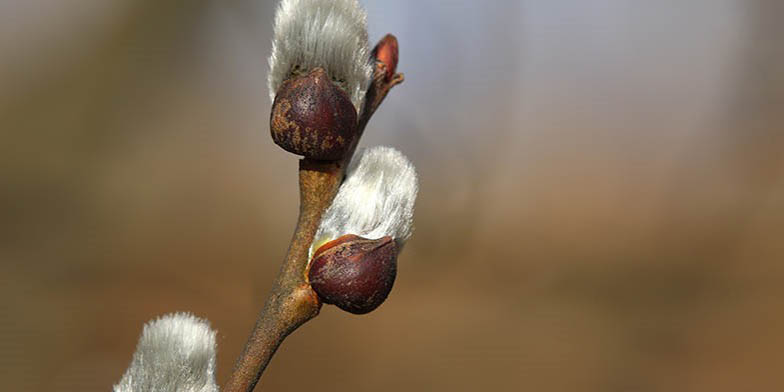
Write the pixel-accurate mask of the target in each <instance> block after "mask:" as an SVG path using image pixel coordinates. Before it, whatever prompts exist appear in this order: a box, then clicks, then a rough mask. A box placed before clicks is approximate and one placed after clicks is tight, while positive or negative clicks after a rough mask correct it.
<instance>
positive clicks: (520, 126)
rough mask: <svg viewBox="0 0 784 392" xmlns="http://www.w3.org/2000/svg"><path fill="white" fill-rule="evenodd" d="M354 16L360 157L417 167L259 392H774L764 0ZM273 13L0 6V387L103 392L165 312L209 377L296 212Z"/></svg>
mask: <svg viewBox="0 0 784 392" xmlns="http://www.w3.org/2000/svg"><path fill="white" fill-rule="evenodd" d="M362 2H363V4H364V5H365V6H366V8H367V10H368V13H369V28H370V37H371V43H375V42H376V41H377V40H378V39H379V38H380V37H382V36H383V35H384V34H385V33H387V32H392V33H394V34H395V35H397V37H398V39H399V41H400V53H401V55H400V64H399V67H398V69H399V71H401V72H403V73H405V75H406V81H405V83H404V84H402V85H400V86H398V87H396V88H395V89H394V90H393V91H392V93H391V94H390V95H389V96H388V97H387V100H386V101H385V103H384V105H382V107H381V108H380V110H379V111H378V112H377V113H376V115H375V116H374V118H373V121H371V123H370V125H369V127H368V129H367V131H366V134H365V135H366V136H365V137H364V138H363V144H364V145H377V144H384V145H390V146H394V147H396V148H398V149H400V150H402V151H403V152H405V154H407V155H408V156H409V157H410V158H411V159H412V160H413V162H414V163H415V164H416V166H417V168H418V171H419V175H420V184H421V191H420V194H419V199H418V202H417V211H416V233H415V235H414V237H413V239H412V240H411V241H410V242H409V245H408V246H407V247H406V251H405V252H404V253H403V254H402V256H401V258H400V260H399V274H398V280H397V283H396V286H395V289H394V290H393V292H392V295H391V296H390V298H389V300H388V301H387V302H386V303H385V304H384V305H383V306H382V307H381V308H380V309H379V310H377V311H376V312H374V313H371V314H369V315H365V316H353V315H349V314H346V313H343V312H341V311H339V310H337V309H336V308H334V307H330V306H327V307H324V308H323V309H322V312H321V315H320V316H319V317H318V318H316V319H315V320H313V321H311V322H310V323H308V324H306V325H305V326H304V327H302V328H300V329H299V330H297V331H296V332H295V333H294V334H293V335H292V336H290V337H289V338H288V339H287V340H286V341H285V342H284V344H283V346H282V348H281V349H280V350H279V352H278V353H277V355H276V356H275V358H274V359H273V361H272V363H271V364H270V366H269V368H268V369H267V371H266V373H265V374H264V376H263V378H262V380H261V383H260V386H261V388H260V389H261V390H269V391H294V390H301V391H306V390H314V389H318V390H322V391H331V390H334V391H368V390H374V391H400V390H404V391H433V390H435V391H440V390H449V391H476V390H478V389H483V388H490V389H494V390H503V391H517V390H539V391H575V390H579V391H663V390H669V391H672V390H677V391H737V390H739V389H741V388H742V389H749V390H755V389H756V390H781V389H784V377H783V376H782V374H781V370H782V366H784V358H782V355H781V353H782V352H784V338H782V330H784V312H782V308H783V307H784V280H783V279H784V263H782V261H783V258H784V240H782V236H783V235H784V175H783V174H784V172H782V169H784V45H782V42H781V38H782V36H784V25H782V24H781V23H780V19H781V16H782V15H784V3H782V2H779V1H775V0H771V1H754V0H750V1H741V0H734V1H731V0H703V1H699V0H692V1H659V2H641V1H630V0H600V1H591V2H585V1H579V0H568V1H557V2H554V1H545V0H536V1H535V0H531V1H493V2H477V1H440V2H436V1H432V2H422V1H416V0H406V1H394V2H392V1H387V2H382V1H370V0H366V1H362ZM273 13H274V2H272V1H260V0H255V1H250V0H241V1H232V2H218V1H212V2H211V1H188V2H185V1H172V2H163V1H153V0H114V1H101V0H69V1H57V0H39V1H21V0H18V1H14V0H11V1H5V2H2V3H0V134H1V135H2V142H0V298H2V299H0V379H2V380H3V389H4V390H8V391H34V390H36V391H37V390H56V391H88V390H96V391H99V390H103V391H105V390H109V389H110V387H111V386H112V385H113V383H115V382H117V381H118V380H119V379H120V377H121V375H122V373H123V371H124V369H125V368H126V367H127V365H128V364H129V361H130V358H131V354H132V352H133V351H134V347H135V344H136V340H137V338H138V336H139V333H140V332H141V329H142V326H143V323H144V322H146V321H147V320H149V319H151V318H154V317H156V316H159V315H161V314H163V313H166V312H172V311H190V312H194V313H195V314H197V315H199V316H201V317H206V318H208V319H209V320H210V321H211V322H212V325H213V327H214V328H216V329H217V330H218V342H219V343H218V345H219V352H218V358H219V364H218V366H219V368H218V378H219V382H220V383H221V384H222V383H223V381H224V380H225V379H226V378H227V376H228V374H229V371H230V370H231V367H232V365H233V362H234V360H235V359H236V357H237V356H238V354H239V352H240V350H241V348H242V345H243V344H244V342H245V339H246V338H247V335H248V333H249V331H250V329H251V327H252V325H253V322H254V320H255V317H256V314H257V312H258V311H259V309H260V308H261V306H262V304H263V303H264V300H265V298H266V296H267V294H268V292H269V289H270V287H271V284H272V280H273V278H274V276H275V275H276V274H277V271H278V268H279V265H280V262H281V261H282V259H283V256H284V253H285V251H286V248H287V245H288V241H289V239H290V236H291V233H292V231H293V228H294V223H295V219H296V215H297V204H298V200H297V185H296V167H297V162H296V159H295V158H294V157H293V156H291V155H289V154H287V153H285V152H284V151H283V150H281V149H279V148H278V147H276V146H275V145H274V144H273V143H272V141H271V138H270V136H269V109H270V100H269V97H268V93H267V89H266V82H265V79H266V73H267V63H266V59H267V56H268V54H269V52H270V40H271V34H272V18H273ZM292 373H295V374H304V375H303V376H302V377H300V378H299V379H298V381H297V383H298V385H291V384H290V382H289V381H287V379H288V378H287V375H290V374H292Z"/></svg>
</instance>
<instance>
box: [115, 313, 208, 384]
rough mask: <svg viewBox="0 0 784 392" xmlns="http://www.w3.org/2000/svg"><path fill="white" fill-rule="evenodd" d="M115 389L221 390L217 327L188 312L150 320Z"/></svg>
mask: <svg viewBox="0 0 784 392" xmlns="http://www.w3.org/2000/svg"><path fill="white" fill-rule="evenodd" d="M114 391H115V392H142V391H145V392H175V391H177V392H217V391H218V385H217V384H216V383H215V331H213V330H212V329H211V328H210V325H209V322H207V321H206V320H202V319H199V318H197V317H195V316H193V315H191V314H187V313H174V314H168V315H165V316H163V317H161V318H159V319H157V320H153V321H150V322H148V323H147V324H146V325H145V326H144V330H143V331H142V336H141V337H140V338H139V343H138V344H137V346H136V352H135V353H134V354H133V359H132V360H131V365H130V366H129V367H128V370H126V372H125V374H124V375H123V377H122V379H121V380H120V382H119V383H118V384H117V385H115V386H114Z"/></svg>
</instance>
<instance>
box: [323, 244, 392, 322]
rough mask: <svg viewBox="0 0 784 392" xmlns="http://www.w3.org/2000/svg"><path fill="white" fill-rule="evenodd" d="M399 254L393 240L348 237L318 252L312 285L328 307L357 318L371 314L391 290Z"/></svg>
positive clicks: (324, 246) (327, 245)
mask: <svg viewBox="0 0 784 392" xmlns="http://www.w3.org/2000/svg"><path fill="white" fill-rule="evenodd" d="M397 253H398V249H397V244H396V243H395V241H394V240H393V239H392V238H391V237H383V238H380V239H377V240H368V239H365V238H362V237H359V236H356V235H345V236H343V237H340V238H338V239H337V240H335V241H331V242H328V243H326V244H325V245H323V246H322V247H320V248H319V249H318V250H317V251H316V252H315V254H314V256H313V261H311V264H310V270H309V271H308V278H309V281H310V285H311V287H313V290H314V291H315V292H316V293H317V294H318V295H319V298H321V300H322V301H324V302H325V303H328V304H333V305H336V306H337V307H339V308H340V309H343V310H345V311H347V312H350V313H354V314H364V313H368V312H370V311H372V310H374V309H375V308H377V307H378V306H379V305H381V303H383V302H384V300H386V298H387V296H388V295H389V292H390V291H391V290H392V285H393V284H394V283H395V275H396V274H397Z"/></svg>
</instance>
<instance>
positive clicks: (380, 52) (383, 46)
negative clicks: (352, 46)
mask: <svg viewBox="0 0 784 392" xmlns="http://www.w3.org/2000/svg"><path fill="white" fill-rule="evenodd" d="M372 56H373V58H374V59H376V61H378V62H380V63H382V64H384V67H386V75H385V76H384V77H385V79H386V80H387V81H389V80H391V79H392V77H393V76H395V71H396V70H397V58H398V49H397V38H395V36H394V35H392V34H387V35H385V36H384V38H382V39H381V41H378V44H377V45H376V47H375V48H373V53H372Z"/></svg>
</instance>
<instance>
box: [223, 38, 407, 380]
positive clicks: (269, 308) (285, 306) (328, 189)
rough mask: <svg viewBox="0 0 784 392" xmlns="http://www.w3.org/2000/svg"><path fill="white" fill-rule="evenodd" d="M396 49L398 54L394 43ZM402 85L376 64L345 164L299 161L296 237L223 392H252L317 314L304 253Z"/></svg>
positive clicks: (397, 76)
mask: <svg viewBox="0 0 784 392" xmlns="http://www.w3.org/2000/svg"><path fill="white" fill-rule="evenodd" d="M389 37H391V39H394V37H392V36H387V37H385V38H384V39H382V41H381V42H379V45H382V44H383V43H384V42H385V41H388V40H390V38H389ZM395 50H397V43H396V42H395ZM393 68H394V67H393ZM393 72H394V69H393ZM393 72H392V73H393ZM402 81H403V75H402V74H394V73H393V74H392V76H391V77H390V76H389V72H387V66H386V65H385V64H384V63H382V62H379V61H377V62H376V69H375V72H374V77H373V82H372V84H371V86H370V88H369V89H368V92H367V95H366V101H365V108H364V110H363V111H362V115H361V116H360V118H359V120H358V122H359V124H358V125H359V126H358V130H359V135H358V136H357V138H356V139H355V141H354V144H353V145H352V146H351V148H350V149H349V153H348V154H347V156H346V157H345V159H344V160H343V161H315V160H310V159H302V160H300V164H299V195H300V210H299V220H298V221H297V227H296V229H295V231H294V237H293V238H292V240H291V244H290V245H289V249H288V252H287V254H286V258H285V259H284V261H283V266H282V267H281V269H280V273H279V275H278V278H277V279H276V281H275V284H274V285H273V287H272V292H271V294H270V297H269V298H268V299H267V302H266V303H265V305H264V308H263V309H262V311H261V313H260V314H259V316H258V318H257V319H256V325H255V326H254V327H253V331H252V332H251V335H250V337H249V338H248V341H247V343H245V348H244V349H243V350H242V354H240V357H239V358H238V359H237V362H236V364H235V365H234V370H233V372H232V374H231V375H230V376H229V379H228V381H227V382H226V384H225V385H224V387H223V391H224V392H240V391H242V392H250V391H252V390H253V389H254V388H255V386H256V383H258V381H259V378H261V374H262V373H263V372H264V369H265V368H266V367H267V364H269V361H270V359H272V355H273V354H275V351H276V350H277V349H278V347H279V346H280V344H281V343H282V342H283V340H284V339H285V338H286V336H288V335H289V334H291V333H292V332H294V330H296V329H297V328H298V327H299V326H301V325H302V324H304V323H305V322H307V321H308V320H310V319H312V318H314V317H316V316H317V315H318V313H319V310H320V309H321V301H320V300H319V298H318V295H316V293H315V292H314V291H313V289H312V288H311V287H310V284H309V283H308V282H307V266H308V250H309V248H310V245H311V243H312V242H313V237H314V236H315V234H316V230H317V229H318V226H319V223H320V222H321V215H322V214H323V213H324V211H325V210H326V209H327V208H328V207H329V206H330V204H331V203H332V199H333V198H334V197H335V194H336V193H337V191H338V188H339V187H340V183H341V181H342V180H343V175H344V173H345V168H346V165H347V163H348V161H349V160H350V159H351V156H352V155H353V152H354V150H355V149H356V146H357V144H358V141H359V136H361V135H362V132H363V131H364V129H365V126H366V125H367V123H368V121H369V120H370V117H371V116H372V115H373V113H374V112H375V111H376V109H377V108H378V106H379V105H381V102H382V101H383V100H384V98H385V97H386V95H387V93H388V92H389V90H390V89H391V88H392V87H394V86H395V85H397V84H399V83H401V82H402Z"/></svg>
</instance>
